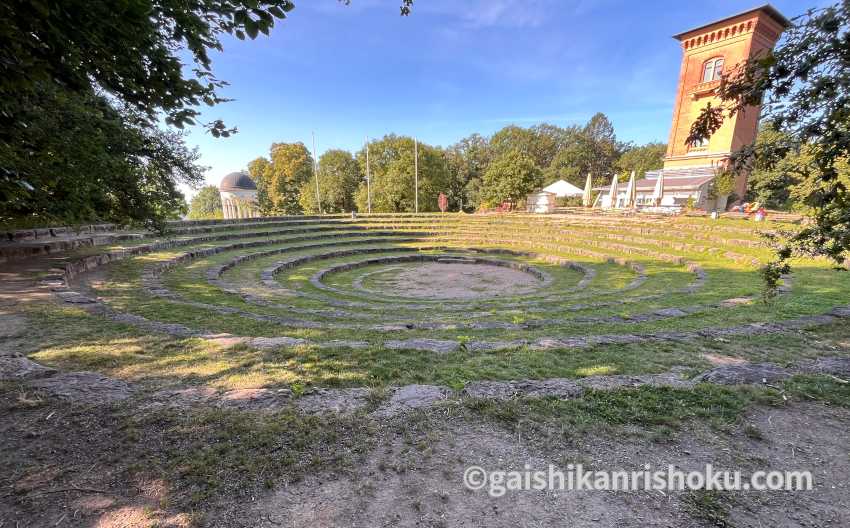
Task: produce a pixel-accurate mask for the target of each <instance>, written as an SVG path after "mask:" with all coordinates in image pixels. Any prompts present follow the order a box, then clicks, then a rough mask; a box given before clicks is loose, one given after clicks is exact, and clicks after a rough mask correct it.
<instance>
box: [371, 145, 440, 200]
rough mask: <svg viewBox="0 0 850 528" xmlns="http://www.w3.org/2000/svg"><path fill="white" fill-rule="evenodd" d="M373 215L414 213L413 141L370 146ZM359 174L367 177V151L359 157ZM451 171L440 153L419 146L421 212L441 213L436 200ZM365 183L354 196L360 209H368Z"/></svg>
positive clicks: (426, 146)
mask: <svg viewBox="0 0 850 528" xmlns="http://www.w3.org/2000/svg"><path fill="white" fill-rule="evenodd" d="M369 160H370V174H371V179H372V182H371V189H372V212H377V213H398V212H412V211H413V210H414V202H415V183H414V155H413V138H410V137H406V136H396V135H394V134H391V135H388V136H384V137H383V139H381V140H379V141H375V142H372V143H370V145H369ZM357 162H358V164H359V165H360V173H361V174H366V149H365V148H363V149H361V150H360V152H358V153H357ZM449 182H450V177H449V167H448V164H447V162H446V158H445V156H444V155H443V152H442V151H441V150H440V149H437V148H435V147H431V146H429V145H425V144H422V143H420V144H419V210H420V211H423V212H424V211H438V210H439V206H438V204H437V198H438V197H439V195H440V193H441V192H445V191H446V190H447V189H448V186H449ZM367 198H368V197H367V186H366V182H365V181H362V182H360V185H359V187H358V189H357V193H356V195H355V203H356V204H357V209H358V210H360V211H365V210H366V209H367Z"/></svg>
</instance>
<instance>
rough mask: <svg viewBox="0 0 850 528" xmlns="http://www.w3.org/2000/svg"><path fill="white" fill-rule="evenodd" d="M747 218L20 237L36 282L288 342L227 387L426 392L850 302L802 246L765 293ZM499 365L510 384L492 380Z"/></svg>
mask: <svg viewBox="0 0 850 528" xmlns="http://www.w3.org/2000/svg"><path fill="white" fill-rule="evenodd" d="M754 225H757V224H753V223H752V222H747V221H743V220H720V221H711V220H708V219H705V218H687V217H682V218H678V219H672V220H671V219H668V218H660V217H659V218H654V217H649V216H647V217H642V216H605V215H589V214H573V215H553V216H525V215H465V214H418V215H414V214H406V215H389V214H387V215H382V214H374V215H369V216H360V217H355V218H352V217H349V216H322V217H308V216H302V217H285V218H254V219H244V220H225V221H220V220H219V221H195V222H178V223H173V225H171V226H170V228H171V234H170V236H169V237H168V238H155V237H152V236H150V235H145V234H139V233H123V234H121V233H119V234H117V235H116V234H115V233H97V232H95V233H93V235H92V236H91V237H85V236H84V237H79V236H77V237H76V238H73V239H72V241H71V242H64V243H59V242H54V243H53V245H51V244H49V243H47V244H40V243H39V242H38V241H35V242H31V243H29V244H20V245H19V247H18V248H17V249H18V251H29V252H30V254H31V255H30V257H29V258H31V259H35V260H38V256H37V255H32V254H33V253H49V258H46V257H45V256H44V255H42V259H46V260H47V261H48V262H49V264H50V266H51V267H50V269H49V270H48V271H47V272H46V274H45V275H43V276H42V277H41V281H42V284H45V285H48V286H49V287H50V288H51V290H52V292H53V295H54V296H55V297H56V298H58V299H60V300H61V301H62V302H63V303H65V304H67V305H71V306H74V307H76V308H78V309H82V310H85V311H87V312H89V313H90V314H94V315H96V316H97V317H100V318H104V319H107V320H111V321H116V322H120V323H125V324H129V325H131V326H134V327H136V328H138V329H141V330H142V331H144V332H155V333H165V334H169V335H172V336H176V337H181V338H201V339H206V340H212V341H213V342H217V343H222V344H224V345H226V346H237V345H239V346H242V347H247V348H248V349H257V350H272V351H273V350H282V351H285V352H284V353H282V354H277V355H275V354H267V355H265V356H263V357H262V359H260V360H255V361H253V363H252V364H250V365H249V366H247V367H245V366H241V367H240V368H241V369H242V370H243V374H242V378H244V379H243V380H242V381H239V382H236V383H235V387H236V388H245V387H249V388H255V387H252V385H259V386H260V387H265V386H269V385H271V386H275V385H281V384H283V385H284V386H286V385H287V384H294V385H296V386H304V385H306V386H310V387H316V388H321V387H330V388H334V387H343V388H352V389H355V390H356V388H357V387H372V386H375V385H380V386H389V387H398V386H402V385H409V384H410V382H415V384H419V385H421V384H425V385H428V386H433V387H439V389H435V392H433V394H434V395H435V397H438V396H442V395H444V394H445V392H446V391H450V390H465V392H466V393H467V394H485V395H486V394H489V393H490V392H493V393H495V394H515V393H517V392H520V393H521V392H523V390H522V389H521V388H518V386H517V384H516V383H514V382H515V381H516V380H513V379H511V380H507V381H506V380H501V379H500V378H503V377H505V376H509V377H510V378H516V377H518V378H528V379H533V380H538V381H537V382H536V383H537V384H538V385H539V383H545V380H549V379H560V378H569V377H581V376H582V375H586V374H608V373H613V374H619V373H624V374H629V372H623V369H622V368H617V367H611V366H610V365H605V364H599V365H594V364H586V365H583V366H580V367H577V366H576V362H575V359H576V357H581V355H580V354H578V352H577V351H579V350H581V349H585V348H590V347H599V346H606V345H621V344H635V343H637V344H640V343H646V344H658V343H677V342H683V341H687V340H692V339H700V338H708V339H715V338H716V339H721V340H722V339H726V340H733V341H734V340H740V342H741V343H742V344H743V343H745V342H746V339H747V338H748V337H749V336H753V335H760V334H772V333H781V332H787V331H796V330H799V329H803V328H806V327H810V326H817V325H822V324H828V323H830V322H834V321H835V320H837V319H838V318H841V317H844V316H847V315H848V314H850V312H848V310H847V308H846V307H845V306H844V304H846V299H847V292H848V290H850V280H848V278H847V276H846V275H847V274H846V273H842V272H839V271H836V270H834V269H833V268H832V266H831V265H830V264H829V263H828V262H826V261H820V260H815V259H811V260H805V261H803V260H800V261H798V262H795V265H794V273H793V276H786V277H783V281H782V284H781V286H780V293H781V298H780V299H778V300H776V301H774V302H773V303H770V304H765V303H764V302H762V300H761V297H760V292H761V290H762V282H761V277H760V275H759V272H758V269H759V267H760V266H761V265H762V264H763V263H764V262H766V261H767V260H768V259H769V258H770V252H769V250H768V249H767V248H766V247H765V245H764V242H763V239H762V237H761V234H760V231H759V229H757V228H754ZM765 225H767V226H768V227H767V229H774V228H776V227H777V226H780V227H781V225H780V224H777V223H775V222H774V223H771V224H765ZM789 225H790V224H789ZM786 227H787V226H786ZM91 229H92V230H93V231H96V229H97V228H94V227H93V228H91ZM106 229H108V228H106ZM54 235H55V233H54ZM48 238H50V237H49V236H48ZM104 242H106V243H105V244H104ZM96 243H97V244H98V245H95V244H96ZM63 244H64V245H63ZM75 246H79V247H75ZM57 249H64V250H65V251H63V252H61V253H59V254H57V253H55V251H56V250H57ZM7 254H8V252H7ZM57 255H58V256H57ZM20 256H21V255H18V257H20ZM540 352H545V353H544V354H541V353H540ZM234 363H235V364H239V361H238V359H236V358H234ZM507 364H509V365H510V367H506V365H507ZM251 380H253V381H251ZM540 380H543V381H540ZM497 381H498V382H502V383H513V385H510V384H509V385H506V386H494V385H493V384H492V383H489V382H497ZM632 381H634V380H632ZM638 381H639V380H638ZM496 385H498V383H497V384H496ZM225 386H227V384H225ZM535 390H540V387H538V386H536V385H534V384H532V387H531V388H529V389H527V391H531V392H534V391H535ZM556 392H557V391H556Z"/></svg>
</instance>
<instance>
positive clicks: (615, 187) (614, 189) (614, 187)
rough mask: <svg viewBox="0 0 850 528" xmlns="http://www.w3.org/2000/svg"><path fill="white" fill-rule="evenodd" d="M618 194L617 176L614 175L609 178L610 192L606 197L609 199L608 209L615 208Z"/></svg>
mask: <svg viewBox="0 0 850 528" xmlns="http://www.w3.org/2000/svg"><path fill="white" fill-rule="evenodd" d="M619 192H620V189H619V185H618V182H617V175H616V174H615V175H614V177H613V178H611V190H609V191H608V195H609V196H610V197H611V203H610V205H609V207H611V208H614V209H615V208H616V207H617V194H618V193H619Z"/></svg>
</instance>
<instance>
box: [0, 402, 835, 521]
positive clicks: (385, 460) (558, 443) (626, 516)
mask: <svg viewBox="0 0 850 528" xmlns="http://www.w3.org/2000/svg"><path fill="white" fill-rule="evenodd" d="M13 395H14V396H15V397H16V398H17V399H18V401H17V403H16V404H15V405H12V406H11V407H12V408H11V409H10V408H9V407H7V408H6V409H4V412H3V413H2V414H0V436H2V437H3V438H4V446H3V455H2V456H3V460H2V468H3V472H4V473H5V477H4V478H2V479H0V481H2V484H3V486H2V495H0V526H3V527H6V526H16V527H25V526H27V527H29V526H79V527H102V528H106V527H143V526H144V527H153V526H195V525H200V526H223V527H274V526H286V527H290V526H291V527H296V526H317V527H325V526H326V527H333V526H352V527H375V526H410V527H413V526H435V527H440V526H445V527H451V526H469V527H474V526H500V527H501V526H505V527H508V526H523V527H536V526H577V527H583V526H605V527H632V526H659V527H660V526H665V527H690V526H694V527H697V526H729V527H732V526H734V527H753V528H755V527H762V526H772V527H804V526H805V527H826V526H836V527H839V526H848V525H850V481H848V475H850V442H848V432H847V431H848V428H847V424H848V423H850V411H848V410H847V409H843V408H833V407H829V406H826V405H824V404H820V403H817V404H814V403H813V404H808V403H797V404H793V405H788V406H784V407H780V408H774V407H760V406H759V407H755V408H753V409H751V410H750V411H749V412H748V413H747V414H746V415H745V417H744V419H743V420H741V421H740V423H739V424H737V425H735V426H734V427H732V428H730V429H729V430H728V431H717V430H716V429H713V428H710V427H707V426H705V425H704V424H700V423H694V422H690V423H688V424H687V426H686V427H684V428H683V429H681V430H679V431H676V432H664V433H663V434H659V433H658V432H657V431H654V430H649V429H643V428H640V427H628V428H624V429H619V430H604V429H603V430H599V429H597V430H593V431H586V432H582V433H581V434H571V433H570V432H563V431H549V432H547V433H546V434H542V435H540V434H528V435H526V434H524V433H523V432H522V431H521V430H519V431H511V430H509V429H508V428H506V427H504V426H502V425H500V424H497V423H493V422H491V421H489V420H486V419H481V418H480V417H478V416H474V415H470V414H469V413H467V412H464V411H462V410H456V411H453V410H452V409H451V408H440V409H434V410H431V411H427V412H416V413H413V414H409V415H405V416H399V417H396V418H394V419H392V420H381V421H380V423H375V424H373V425H374V427H375V433H374V436H373V437H372V438H371V439H370V440H369V441H368V446H369V447H368V449H367V450H366V451H365V452H364V453H363V455H362V456H357V457H354V458H353V459H352V460H351V461H350V463H348V464H344V465H341V466H339V467H334V468H330V469H327V470H323V471H318V472H314V473H308V474H305V475H304V476H303V478H299V479H295V480H294V481H292V482H289V483H287V482H283V483H279V484H277V485H274V486H272V487H271V489H266V490H263V489H257V488H250V487H249V488H245V489H242V490H237V491H234V492H233V493H232V494H230V495H222V496H219V497H217V498H216V499H215V500H213V501H211V502H208V503H205V504H204V505H203V507H202V508H200V509H185V508H180V507H176V506H175V505H172V504H171V499H170V498H169V493H170V487H171V483H169V482H167V481H165V480H161V479H156V478H143V477H142V478H140V477H139V476H138V475H139V474H141V475H144V474H146V471H145V468H143V467H141V468H140V467H136V466H135V464H137V463H138V462H139V459H138V458H137V455H138V453H137V449H138V448H133V447H128V444H127V439H126V433H127V431H126V427H127V426H126V424H124V423H122V420H120V419H116V418H115V416H116V415H115V413H114V412H111V411H110V410H104V409H101V410H98V409H92V408H89V409H84V410H80V409H74V408H73V406H69V405H67V404H61V403H52V402H43V401H42V402H38V401H37V396H36V395H31V396H30V397H32V398H34V400H33V401H29V402H28V401H26V400H25V398H26V397H27V396H26V395H25V394H22V393H17V394H15V393H13ZM7 396H11V395H10V394H7ZM113 411H114V410H113ZM125 411H126V409H125ZM150 427H154V428H155V427H157V426H156V423H155V422H154V424H153V425H150ZM753 431H756V432H757V434H756V433H754V432H753ZM134 434H137V435H141V436H145V435H150V432H149V431H138V432H136V433H134ZM155 437H156V435H151V438H155ZM148 447H149V448H153V450H154V452H155V451H156V446H155V445H154V446H148ZM281 456H283V454H281ZM148 462H149V460H147V461H146V462H145V463H148ZM577 463H581V464H583V465H584V466H585V467H586V468H588V469H591V470H621V469H625V470H640V469H641V468H642V467H643V465H644V464H651V465H652V466H653V467H654V468H660V467H666V465H668V464H675V465H676V466H677V467H679V468H682V469H684V470H687V469H701V468H702V467H704V465H705V464H707V463H711V464H712V465H713V466H714V467H720V468H737V469H741V470H743V471H745V472H747V471H753V470H756V469H782V470H794V469H807V470H810V471H812V472H813V474H814V476H815V489H814V490H813V491H801V492H741V493H734V494H733V493H724V494H721V495H718V496H716V497H715V496H709V497H700V496H699V495H698V494H697V495H695V494H694V492H673V493H668V494H665V493H660V492H599V491H580V492H571V491H556V492H548V491H547V492H538V491H523V492H511V491H509V492H507V494H505V495H504V496H502V497H498V498H493V497H490V496H489V495H488V494H487V493H486V492H485V491H470V490H468V489H466V488H465V487H464V486H463V480H462V478H463V472H464V470H465V468H466V467H468V466H470V465H477V466H481V467H483V468H485V469H488V470H522V469H523V468H526V466H527V467H529V468H531V469H545V468H546V467H547V466H548V465H549V464H554V465H556V466H558V467H561V468H564V467H566V466H567V464H577ZM224 478H227V477H226V475H225V476H224ZM718 509H719V510H720V512H718V511H717V510H718Z"/></svg>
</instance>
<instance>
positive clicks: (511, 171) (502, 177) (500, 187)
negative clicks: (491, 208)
mask: <svg viewBox="0 0 850 528" xmlns="http://www.w3.org/2000/svg"><path fill="white" fill-rule="evenodd" d="M542 184H543V171H541V170H540V167H538V166H537V164H536V163H535V162H534V159H533V158H532V157H531V156H529V155H528V154H525V153H523V152H521V151H520V150H511V151H508V152H506V153H504V154H502V155H500V156H499V157H498V158H496V159H495V160H494V161H493V163H491V164H490V167H488V168H487V172H486V173H484V197H485V200H486V203H487V204H489V205H496V204H498V203H501V202H504V201H513V202H518V201H519V200H521V199H524V198H525V196H526V195H527V194H528V193H530V192H531V191H533V190H535V189H537V188H539V187H540V186H541V185H542Z"/></svg>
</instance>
